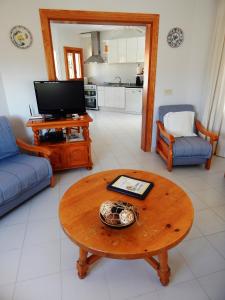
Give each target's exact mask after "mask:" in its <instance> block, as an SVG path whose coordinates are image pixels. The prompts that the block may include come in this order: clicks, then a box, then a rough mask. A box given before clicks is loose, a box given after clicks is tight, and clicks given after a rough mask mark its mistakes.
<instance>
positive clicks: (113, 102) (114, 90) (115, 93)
mask: <svg viewBox="0 0 225 300" xmlns="http://www.w3.org/2000/svg"><path fill="white" fill-rule="evenodd" d="M104 98H105V99H104V103H105V106H106V107H113V108H123V109H124V108H125V88H124V87H105V93H104Z"/></svg>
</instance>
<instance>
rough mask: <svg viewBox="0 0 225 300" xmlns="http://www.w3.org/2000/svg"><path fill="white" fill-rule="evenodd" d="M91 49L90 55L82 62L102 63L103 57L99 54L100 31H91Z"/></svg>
mask: <svg viewBox="0 0 225 300" xmlns="http://www.w3.org/2000/svg"><path fill="white" fill-rule="evenodd" d="M91 51H92V55H91V56H90V57H89V58H88V59H87V60H86V61H85V62H84V63H85V64H88V63H104V59H103V58H102V57H101V55H100V32H99V31H93V32H91Z"/></svg>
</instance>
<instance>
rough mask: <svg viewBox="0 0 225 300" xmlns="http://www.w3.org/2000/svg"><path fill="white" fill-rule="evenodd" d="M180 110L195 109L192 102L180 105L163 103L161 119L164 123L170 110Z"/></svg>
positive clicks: (160, 108)
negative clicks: (164, 118)
mask: <svg viewBox="0 0 225 300" xmlns="http://www.w3.org/2000/svg"><path fill="white" fill-rule="evenodd" d="M178 111H195V110H194V106H193V105H190V104H179V105H163V106H160V107H159V120H160V121H161V122H162V123H163V117H164V116H165V114H167V113H168V112H178Z"/></svg>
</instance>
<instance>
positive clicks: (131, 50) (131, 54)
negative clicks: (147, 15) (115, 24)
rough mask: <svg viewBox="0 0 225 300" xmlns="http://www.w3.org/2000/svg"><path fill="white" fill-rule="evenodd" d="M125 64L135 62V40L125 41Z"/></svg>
mask: <svg viewBox="0 0 225 300" xmlns="http://www.w3.org/2000/svg"><path fill="white" fill-rule="evenodd" d="M126 53H127V55H126V56H127V60H126V61H127V63H133V62H134V63H135V62H137V38H136V37H134V38H128V39H127V51H126Z"/></svg>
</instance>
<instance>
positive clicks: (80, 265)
mask: <svg viewBox="0 0 225 300" xmlns="http://www.w3.org/2000/svg"><path fill="white" fill-rule="evenodd" d="M87 256H88V252H87V251H85V250H84V249H82V248H80V257H79V260H78V261H77V271H78V276H79V277H80V279H83V278H85V277H86V275H87V271H88V262H87Z"/></svg>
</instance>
